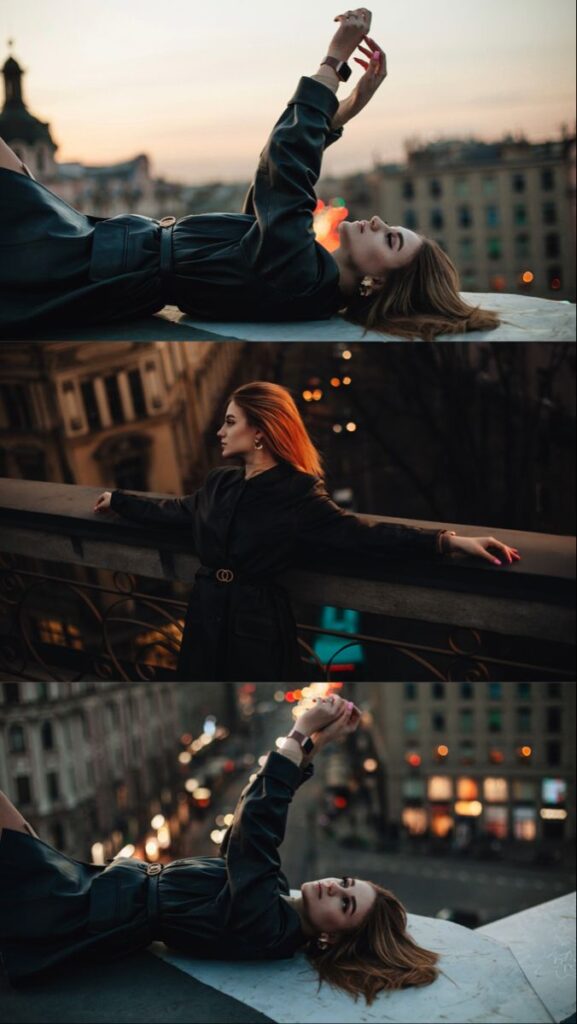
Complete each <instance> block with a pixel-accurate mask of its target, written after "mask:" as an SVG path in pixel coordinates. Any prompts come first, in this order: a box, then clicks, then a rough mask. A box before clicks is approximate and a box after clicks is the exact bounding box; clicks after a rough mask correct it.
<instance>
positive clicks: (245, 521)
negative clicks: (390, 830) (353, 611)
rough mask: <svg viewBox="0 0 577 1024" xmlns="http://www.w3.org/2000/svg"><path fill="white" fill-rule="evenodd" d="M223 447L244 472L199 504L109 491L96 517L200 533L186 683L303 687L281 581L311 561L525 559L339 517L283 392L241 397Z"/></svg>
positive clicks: (213, 485) (216, 474)
mask: <svg viewBox="0 0 577 1024" xmlns="http://www.w3.org/2000/svg"><path fill="white" fill-rule="evenodd" d="M218 437H219V439H220V443H221V448H222V455H223V458H224V459H225V460H227V461H230V460H240V462H241V468H233V467H229V466H226V467H224V468H222V469H215V470H213V471H212V472H211V473H209V475H208V477H207V479H206V482H205V484H204V486H203V487H201V488H200V490H198V491H197V492H196V493H195V494H192V495H189V496H187V497H184V498H171V499H162V500H151V499H149V498H142V497H137V496H135V495H131V494H125V493H124V492H122V491H112V492H111V491H105V492H104V493H103V494H102V495H100V497H99V498H98V499H97V501H96V504H95V506H94V511H95V512H96V513H99V514H101V513H107V512H109V511H110V510H112V511H114V512H117V513H118V514H119V515H120V516H123V517H124V518H126V519H130V520H132V521H134V522H138V523H142V524H145V525H158V526H161V527H165V528H167V529H171V530H172V529H184V530H188V531H189V536H190V546H191V549H192V550H193V551H194V552H195V553H196V554H197V555H198V557H199V558H200V561H201V568H200V569H199V570H198V572H197V574H196V578H195V584H194V587H193V590H192V594H191V597H190V601H189V604H188V609H187V613H186V621H185V626H184V634H183V637H182V644H181V648H180V655H179V662H178V669H177V678H178V679H180V680H200V681H207V680H251V681H258V680H278V681H279V682H281V681H288V682H296V681H299V680H302V679H303V671H304V665H303V662H302V661H301V658H300V654H299V647H298V642H297V636H296V626H295V621H294V617H293V614H292V610H291V607H290V603H289V600H288V596H287V594H286V591H285V590H284V589H283V588H282V587H281V586H279V585H278V583H276V579H275V578H276V577H277V576H278V574H279V573H281V572H284V571H285V570H286V569H288V568H290V567H292V566H293V565H294V564H295V562H296V561H297V556H298V555H299V553H304V552H306V551H307V550H308V551H319V550H322V549H323V548H324V549H325V550H329V551H333V552H334V553H335V554H336V555H338V554H339V553H344V552H348V553H351V554H353V555H355V554H356V555H359V556H365V557H366V556H367V555H368V556H370V557H371V558H372V559H373V560H374V561H375V562H379V561H381V562H382V564H383V565H386V564H387V562H388V561H390V559H392V558H396V559H409V558H412V559H415V558H416V559H419V558H421V559H423V558H424V559H435V558H443V557H445V556H446V555H448V554H450V553H453V552H459V553H461V554H466V555H473V556H475V557H478V558H482V559H484V560H486V561H488V562H489V563H491V564H492V565H502V564H507V565H510V564H512V563H513V562H515V561H517V560H518V558H519V557H520V556H519V553H518V551H517V550H516V549H515V548H510V547H508V546H507V545H506V544H503V543H501V541H499V540H496V539H495V538H494V537H458V536H456V535H455V534H454V533H451V532H448V531H446V530H427V529H419V528H416V527H409V526H404V525H402V524H391V523H369V522H367V521H366V520H364V519H362V518H360V517H359V516H357V515H354V514H352V513H350V512H346V511H344V509H342V508H339V506H338V505H336V504H335V502H334V501H332V500H331V498H330V496H329V494H328V493H327V490H326V487H325V484H324V482H323V470H322V466H321V459H320V455H319V453H318V451H317V450H316V448H315V447H314V445H313V443H312V441H311V439H310V437H309V435H308V433H307V430H306V427H305V425H304V423H303V421H302V418H301V416H300V413H299V411H298V409H297V407H296V405H295V403H294V400H293V398H292V397H291V395H290V393H289V392H288V391H287V390H286V388H283V387H280V386H279V385H278V384H271V383H268V382H266V381H255V382H253V383H251V384H246V385H244V386H243V387H240V388H238V389H237V390H236V391H235V392H234V393H233V394H232V395H231V397H230V399H229V402H228V405H227V408H226V415H225V418H224V423H223V425H222V427H221V428H220V430H219V431H218ZM301 549H302V552H301ZM497 555H499V557H497ZM383 612H384V613H385V612H386V608H383Z"/></svg>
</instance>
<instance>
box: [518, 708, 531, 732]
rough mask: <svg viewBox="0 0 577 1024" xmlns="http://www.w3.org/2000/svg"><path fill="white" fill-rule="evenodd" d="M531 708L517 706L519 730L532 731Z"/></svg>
mask: <svg viewBox="0 0 577 1024" xmlns="http://www.w3.org/2000/svg"><path fill="white" fill-rule="evenodd" d="M531 710H532V709H531V708H517V732H522V733H525V732H530V730H531Z"/></svg>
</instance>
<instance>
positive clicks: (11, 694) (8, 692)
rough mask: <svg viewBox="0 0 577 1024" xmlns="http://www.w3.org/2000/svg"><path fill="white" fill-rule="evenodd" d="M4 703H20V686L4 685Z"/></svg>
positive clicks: (17, 684) (16, 684)
mask: <svg viewBox="0 0 577 1024" xmlns="http://www.w3.org/2000/svg"><path fill="white" fill-rule="evenodd" d="M4 702H5V703H6V704H19V703H20V684H19V683H4Z"/></svg>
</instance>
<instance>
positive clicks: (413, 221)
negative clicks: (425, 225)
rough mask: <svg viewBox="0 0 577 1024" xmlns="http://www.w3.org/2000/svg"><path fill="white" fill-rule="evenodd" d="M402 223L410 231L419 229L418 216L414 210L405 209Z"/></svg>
mask: <svg viewBox="0 0 577 1024" xmlns="http://www.w3.org/2000/svg"><path fill="white" fill-rule="evenodd" d="M403 223H404V225H405V227H406V228H410V229H411V231H418V229H419V218H418V217H417V214H416V213H415V211H414V210H405V213H404V221H403Z"/></svg>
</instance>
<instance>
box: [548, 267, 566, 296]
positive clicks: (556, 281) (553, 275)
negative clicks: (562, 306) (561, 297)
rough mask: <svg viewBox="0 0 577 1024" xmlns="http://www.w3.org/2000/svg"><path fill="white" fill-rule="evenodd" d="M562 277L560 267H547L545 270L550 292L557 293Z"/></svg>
mask: <svg viewBox="0 0 577 1024" xmlns="http://www.w3.org/2000/svg"><path fill="white" fill-rule="evenodd" d="M562 282H563V277H562V273H561V267H549V268H548V270H547V283H548V285H549V288H550V289H551V291H552V292H558V291H559V290H560V289H561V287H562Z"/></svg>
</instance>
